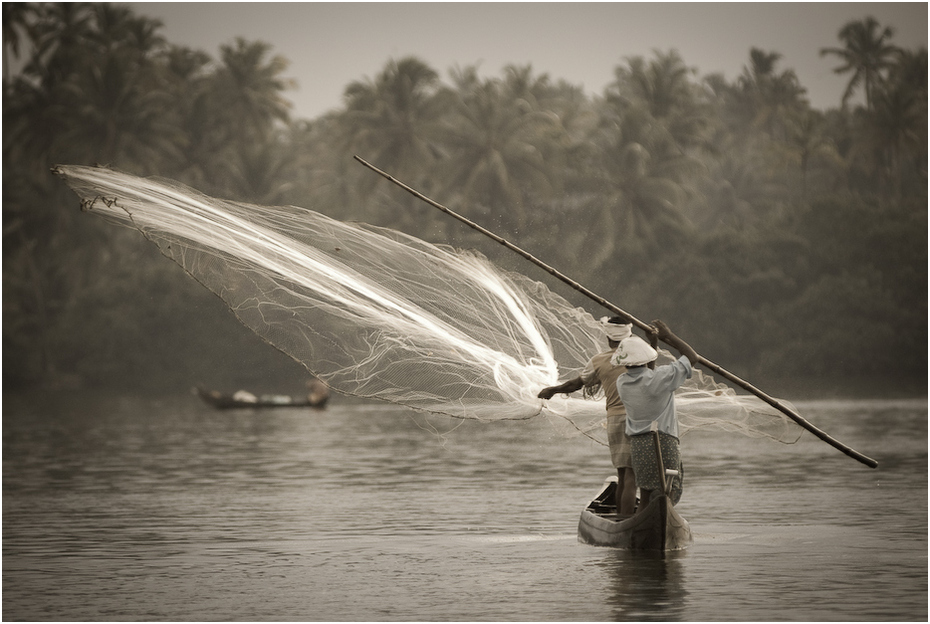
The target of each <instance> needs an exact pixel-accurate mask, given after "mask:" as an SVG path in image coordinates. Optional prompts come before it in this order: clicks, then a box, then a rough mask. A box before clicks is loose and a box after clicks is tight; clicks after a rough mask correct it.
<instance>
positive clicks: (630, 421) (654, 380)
mask: <svg viewBox="0 0 930 624" xmlns="http://www.w3.org/2000/svg"><path fill="white" fill-rule="evenodd" d="M692 372H693V371H692V368H691V362H690V361H689V360H688V358H687V357H685V356H681V357H680V358H678V359H677V360H676V361H674V362H672V363H671V364H666V365H664V366H659V367H657V368H656V369H655V370H652V369H650V368H648V367H646V366H643V367H641V368H632V369H628V370H627V371H626V373H624V374H623V375H620V377H619V378H617V392H618V393H619V394H620V399H621V400H622V401H623V404H624V405H625V406H626V432H627V435H639V434H641V433H648V432H649V430H650V429H651V427H652V423H653V422H655V423H656V425H657V428H658V430H659V431H664V432H665V433H667V434H669V435H673V436H675V437H676V438H677V437H678V418H677V417H676V416H675V390H677V389H678V388H679V387H680V386H681V384H683V383H684V382H685V380H686V379H691V373H692Z"/></svg>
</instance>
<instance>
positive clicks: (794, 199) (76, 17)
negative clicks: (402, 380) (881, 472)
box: [3, 3, 927, 393]
mask: <svg viewBox="0 0 930 624" xmlns="http://www.w3.org/2000/svg"><path fill="white" fill-rule="evenodd" d="M160 28H161V24H160V23H159V22H157V21H154V20H150V19H147V18H144V17H137V16H135V15H134V14H133V12H132V10H131V9H130V8H126V6H125V5H121V6H117V5H110V4H101V3H95V4H89V3H62V4H18V3H7V4H4V52H5V58H7V59H9V58H11V57H13V58H17V59H20V60H21V61H22V63H21V66H22V71H21V72H20V73H18V74H17V75H15V77H11V74H10V73H9V72H5V76H6V79H5V81H4V85H3V86H4V98H3V121H4V124H5V128H4V129H5V130H6V132H5V133H4V134H3V156H4V161H3V163H4V164H3V184H4V185H3V226H4V230H3V242H4V247H3V262H4V266H3V294H4V300H3V306H4V307H3V360H4V384H5V385H8V384H13V385H21V384H26V383H34V382H41V383H72V384H73V383H84V384H87V385H98V386H99V385H107V384H111V385H124V384H131V385H133V386H136V387H146V388H151V389H158V388H160V387H165V386H175V387H185V386H189V385H192V384H193V383H196V382H198V381H204V380H209V381H212V382H213V383H214V384H215V385H224V381H226V382H228V383H233V381H232V380H235V383H249V382H250V380H252V381H256V380H258V381H262V382H264V383H266V384H267V383H272V382H271V381H270V379H272V378H273V379H276V380H279V379H280V378H282V377H284V378H287V377H293V378H295V379H296V378H299V377H300V376H302V375H303V374H304V371H303V370H302V369H301V368H300V367H299V366H298V365H296V364H295V363H294V362H292V361H290V360H289V359H287V358H285V357H284V356H283V355H280V354H279V353H277V352H276V351H274V350H273V349H271V348H270V347H269V346H267V345H265V344H264V343H262V342H261V341H260V340H258V339H257V338H256V337H254V336H252V335H251V334H249V333H248V332H247V331H246V330H245V329H243V328H242V327H241V326H239V324H238V323H237V322H236V321H235V319H234V318H233V316H232V314H231V313H230V312H229V311H228V310H226V309H225V308H224V307H223V306H222V304H221V303H220V302H219V301H218V300H216V298H215V297H213V296H212V295H211V294H210V293H208V292H207V291H206V290H205V289H203V288H201V287H200V286H199V285H197V284H196V283H195V282H194V281H193V280H191V279H189V278H188V277H187V276H186V275H185V274H184V273H183V271H181V270H180V269H179V268H178V267H177V266H175V265H174V264H173V263H171V262H168V261H167V260H165V259H164V258H163V257H161V256H160V254H158V253H157V250H156V249H155V248H154V246H152V245H150V244H148V243H147V242H146V241H144V240H143V239H142V237H141V236H139V235H138V234H137V233H136V232H135V231H132V230H125V229H118V228H113V227H112V226H110V225H108V224H105V223H103V222H102V221H100V220H98V219H96V218H93V217H89V216H86V215H82V214H81V213H80V212H79V211H78V210H77V207H78V206H77V201H76V198H75V197H74V196H73V194H71V193H70V191H68V190H67V189H66V188H64V187H63V185H62V184H61V183H60V182H59V181H58V180H57V179H55V178H54V177H53V176H51V175H50V174H49V173H48V170H49V167H51V166H52V165H54V164H56V163H86V164H89V163H94V162H98V163H104V164H108V165H110V166H113V167H116V168H119V169H121V170H124V171H128V172H132V173H136V174H140V175H160V176H164V177H168V178H172V179H176V180H179V181H181V182H185V183H187V184H189V185H191V186H193V187H194V188H197V189H198V190H200V191H202V192H204V193H207V194H210V195H214V196H219V197H226V198H230V199H234V200H238V201H243V202H251V203H255V204H266V205H270V204H297V205H303V206H307V207H311V208H314V209H316V210H319V211H321V212H324V213H326V214H329V215H331V216H333V217H335V218H338V219H350V220H362V221H367V222H370V223H373V224H375V225H384V226H388V227H394V228H397V229H400V230H402V231H404V232H407V233H409V234H412V235H415V236H418V237H421V238H424V239H426V240H430V241H434V242H440V243H448V244H452V245H454V246H456V247H462V248H475V249H478V250H479V251H482V252H484V253H486V254H487V255H488V256H490V257H491V258H492V259H493V260H495V261H496V262H497V263H498V264H499V265H500V266H502V267H503V268H505V269H509V270H516V271H521V272H524V273H527V274H529V275H530V276H532V277H535V278H537V279H540V280H541V281H546V282H547V283H549V282H550V281H551V280H548V279H547V277H546V276H545V275H543V274H541V273H540V274H537V273H536V269H534V268H533V267H531V266H528V265H527V264H526V263H525V262H524V261H523V260H521V259H519V258H517V257H515V256H514V254H512V253H510V252H508V251H507V250H505V249H503V248H502V247H500V246H499V245H497V244H496V243H493V242H492V241H489V240H488V239H486V238H484V237H482V236H481V235H480V234H478V233H476V232H474V231H472V230H468V229H467V228H464V226H462V225H460V224H458V223H457V222H454V221H453V220H451V219H449V218H448V217H446V216H444V215H442V214H441V213H439V212H438V211H435V210H433V209H431V208H430V207H428V206H426V205H424V204H423V203H422V202H418V201H417V200H415V198H413V197H410V196H409V195H407V194H404V193H402V192H400V191H399V190H398V189H396V188H395V187H393V186H391V185H389V184H388V183H387V182H386V181H384V180H381V179H380V178H379V177H377V176H374V175H373V174H371V173H370V172H369V171H367V170H366V169H365V168H363V167H360V166H359V165H358V164H357V163H355V162H354V161H353V160H352V155H353V154H356V153H357V154H359V155H360V156H362V157H364V158H366V159H367V160H370V161H372V162H374V164H376V165H378V166H379V167H381V168H383V169H385V170H386V171H388V172H390V173H392V174H393V175H395V176H397V177H398V178H399V179H401V180H403V181H404V182H406V183H408V184H410V185H411V186H414V187H415V188H417V189H418V190H420V191H422V192H424V193H425V194H427V195H429V196H431V197H434V198H435V199H437V200H438V201H441V202H442V203H443V204H445V205H447V206H449V207H450V208H453V209H455V210H457V211H459V212H461V213H463V214H465V215H466V216H468V217H470V218H472V219H474V220H476V221H478V222H480V223H482V224H483V225H485V226H486V227H488V228H490V229H493V230H495V231H498V232H499V233H500V234H501V235H503V236H505V237H506V238H508V239H510V240H512V241H513V242H514V243H516V244H518V245H520V246H521V247H523V248H525V249H527V250H528V251H530V252H531V253H533V254H534V255H536V256H537V257H540V258H543V259H545V260H546V261H547V262H549V263H550V264H552V265H554V266H556V267H557V268H558V269H559V270H561V271H562V272H564V273H566V274H568V275H571V276H573V277H574V278H576V279H578V280H579V281H581V282H583V283H584V284H585V285H586V286H588V287H589V288H591V289H592V290H594V291H595V292H598V293H601V294H603V295H604V296H606V297H607V298H608V299H611V300H613V301H614V302H616V303H617V304H619V305H621V306H622V307H623V308H625V309H627V310H628V311H630V312H631V313H633V314H634V315H636V316H638V317H640V318H642V319H643V320H646V321H649V320H651V319H652V318H655V317H662V318H664V319H666V320H667V321H668V322H669V323H670V324H671V325H672V326H673V327H674V328H675V329H676V331H677V332H678V333H679V334H680V335H683V336H686V337H687V339H688V340H689V341H690V342H692V344H693V345H694V346H695V347H696V348H697V349H698V351H699V352H701V353H703V354H704V355H706V356H707V357H709V358H710V359H712V360H714V361H717V362H719V363H721V364H722V365H724V366H726V367H727V368H728V369H730V370H732V371H733V372H735V373H737V374H740V375H741V376H744V377H746V378H749V379H752V380H754V381H756V380H757V379H759V380H774V381H777V382H778V383H779V384H781V387H783V388H793V387H796V388H799V389H800V388H806V389H811V388H815V389H819V390H823V391H826V390H827V389H830V391H843V390H847V391H848V390H853V389H856V388H859V387H862V386H863V384H867V387H868V391H869V392H872V393H894V392H896V391H909V392H914V391H925V389H926V386H925V384H926V348H925V347H926V344H927V325H926V320H927V238H926V233H927V180H926V171H927V143H926V140H927V126H926V123H927V79H926V77H927V64H926V63H927V61H926V59H927V53H926V49H921V50H916V51H906V50H900V49H898V48H896V47H895V46H893V45H891V43H890V40H891V37H892V34H893V33H891V32H890V31H889V30H888V29H882V28H881V27H880V26H879V25H878V24H877V23H874V20H871V21H870V20H869V19H866V20H862V21H857V22H851V23H850V24H847V25H845V26H843V28H842V29H841V30H840V33H839V39H840V42H841V44H842V47H834V48H824V50H823V54H824V55H832V56H835V57H839V58H840V59H841V60H842V62H843V65H841V66H840V67H838V68H837V71H839V72H849V73H851V74H852V79H851V80H850V84H849V90H848V91H847V94H846V96H844V98H843V101H842V102H840V103H839V104H842V106H840V107H838V108H836V109H830V110H826V111H818V110H814V109H812V108H811V107H810V105H809V104H808V102H807V100H806V99H805V97H804V95H805V89H804V87H803V86H802V85H801V84H800V83H799V81H798V79H797V76H796V75H795V73H794V72H793V71H792V70H791V69H781V68H779V66H778V65H779V62H780V60H781V55H780V54H779V53H778V52H768V51H763V50H761V49H758V48H752V49H751V50H749V54H748V59H747V65H746V67H745V69H744V71H743V73H742V75H741V76H739V77H737V79H736V80H735V81H733V82H728V81H727V80H725V79H724V78H723V77H722V76H719V75H710V76H704V77H701V76H699V74H698V72H697V69H695V68H689V67H688V66H687V65H686V64H685V61H684V60H683V59H682V58H681V57H680V56H679V54H678V53H677V52H675V51H669V52H656V53H655V54H654V56H653V58H649V59H647V58H643V57H635V58H631V59H628V60H627V61H626V62H625V63H624V64H622V65H620V66H618V67H617V68H616V71H615V81H614V83H612V84H611V85H610V86H609V87H608V88H607V89H606V90H605V92H604V93H603V94H602V96H599V97H594V98H591V97H588V96H587V95H585V94H584V92H583V91H582V89H581V88H580V87H577V86H574V85H571V84H568V83H566V82H562V81H559V82H555V81H553V80H551V79H550V77H549V76H547V75H545V74H543V75H538V74H535V73H534V72H533V70H532V67H531V66H511V67H507V68H506V69H505V70H504V72H503V74H502V76H500V77H496V78H481V77H479V75H478V71H477V68H475V67H464V68H458V69H456V70H454V71H453V72H452V73H451V75H450V78H451V81H450V83H449V84H445V83H443V81H442V80H441V79H440V77H439V74H438V73H437V72H436V70H435V69H434V68H431V67H429V66H428V65H427V64H425V63H424V62H423V61H421V60H419V59H416V58H404V59H397V60H389V61H388V62H387V63H386V65H385V67H384V70H383V71H382V72H381V73H379V74H378V75H377V76H375V77H374V78H373V79H369V78H362V79H359V80H356V81H353V82H351V83H350V84H348V85H347V87H346V91H345V106H344V108H343V109H341V110H337V111H334V112H332V113H329V114H328V115H326V116H324V117H321V118H319V119H314V120H293V119H292V118H291V113H290V103H289V101H288V100H287V97H286V91H287V90H288V89H289V88H290V87H291V86H292V82H291V81H290V80H289V79H287V78H286V71H287V66H288V62H287V60H286V59H284V58H282V57H280V56H276V55H274V54H273V51H272V47H271V46H270V45H269V44H267V43H264V42H249V41H245V40H242V39H237V40H236V41H234V42H232V43H231V44H229V45H224V46H222V47H221V49H220V51H219V52H220V54H219V58H218V59H214V58H212V57H211V56H210V55H209V54H208V53H206V52H203V51H199V50H191V49H187V48H183V47H180V46H176V45H172V44H170V43H169V42H167V41H165V39H164V38H163V37H162V36H161V35H160V34H159V31H160ZM23 54H26V56H25V57H24V58H23V57H22V56H21V55H23ZM860 87H862V88H864V91H865V95H866V104H865V106H862V107H855V108H849V107H848V106H847V104H848V101H849V97H850V96H851V95H853V94H854V92H855V91H856V90H857V89H859V88H860ZM550 286H552V287H553V289H554V290H556V291H557V292H560V293H561V294H564V295H565V296H566V297H568V298H569V299H570V300H571V301H573V302H574V303H576V304H577V305H581V306H585V307H588V308H590V307H591V306H592V305H593V304H591V303H590V302H588V301H586V300H582V299H580V295H578V294H577V293H574V292H572V291H568V292H566V291H567V289H566V288H564V287H563V286H562V285H561V284H558V283H557V284H550ZM592 312H593V313H595V314H599V313H600V312H599V311H598V310H592ZM258 381H256V382H258ZM760 383H762V384H764V381H760ZM789 384H795V385H789Z"/></svg>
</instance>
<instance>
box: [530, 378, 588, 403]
mask: <svg viewBox="0 0 930 624" xmlns="http://www.w3.org/2000/svg"><path fill="white" fill-rule="evenodd" d="M582 388H584V382H583V381H581V377H575V378H574V379H569V380H568V381H566V382H565V383H563V384H559V385H558V386H549V387H548V388H543V389H542V390H540V391H539V394H537V395H536V396H537V397H539V398H540V399H551V398H552V397H554V396H555V395H557V394H559V393H563V394H569V393H571V392H574V391H575V390H581V389H582Z"/></svg>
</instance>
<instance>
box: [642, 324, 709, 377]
mask: <svg viewBox="0 0 930 624" xmlns="http://www.w3.org/2000/svg"><path fill="white" fill-rule="evenodd" d="M652 324H653V326H655V328H656V336H658V338H659V340H661V341H662V342H664V343H665V344H667V345H669V346H670V347H672V348H673V349H676V350H677V351H678V352H679V353H680V354H681V355H683V356H685V357H686V358H688V360H689V361H690V362H691V365H692V366H694V365H696V364H697V363H698V354H697V351H695V350H694V349H692V348H691V345H689V344H688V343H687V342H685V341H684V340H682V339H681V338H679V337H678V336H676V335H675V334H673V333H672V330H670V329H669V328H668V325H666V324H665V323H663V322H662V321H660V320H655V321H653V322H652Z"/></svg>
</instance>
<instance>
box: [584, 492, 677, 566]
mask: <svg viewBox="0 0 930 624" xmlns="http://www.w3.org/2000/svg"><path fill="white" fill-rule="evenodd" d="M616 487H617V485H616V478H612V479H608V480H607V482H606V483H605V484H604V488H603V489H602V490H601V492H600V494H598V496H597V497H595V499H594V500H592V501H591V503H589V504H588V506H587V507H585V509H584V510H582V512H581V518H580V519H579V521H578V539H579V541H581V542H584V543H585V544H591V545H594V546H610V547H613V548H623V549H628V550H652V551H666V550H683V549H685V548H687V547H688V546H690V545H691V544H692V543H694V538H693V536H692V534H691V526H690V525H689V524H688V521H687V520H685V519H684V518H683V517H682V516H681V514H679V513H678V511H676V510H675V507H674V505H672V501H671V500H670V499H669V498H668V497H667V496H656V497H653V499H652V500H651V501H650V502H649V504H648V505H646V507H645V509H643V510H642V511H641V512H639V513H637V514H636V515H634V516H632V517H631V518H627V519H624V520H618V519H617V516H616V511H615V507H613V505H611V504H610V502H609V501H611V500H612V499H613V495H614V492H615V491H616Z"/></svg>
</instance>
